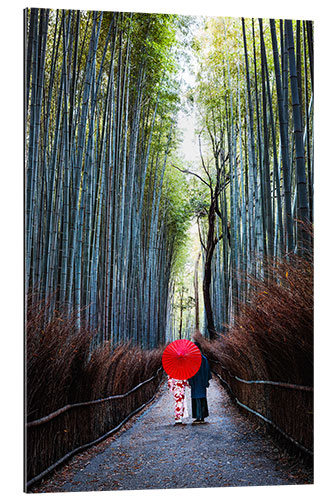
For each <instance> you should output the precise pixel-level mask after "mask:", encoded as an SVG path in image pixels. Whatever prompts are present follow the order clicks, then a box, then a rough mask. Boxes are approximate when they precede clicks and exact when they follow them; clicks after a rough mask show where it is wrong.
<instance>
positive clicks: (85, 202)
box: [25, 9, 188, 348]
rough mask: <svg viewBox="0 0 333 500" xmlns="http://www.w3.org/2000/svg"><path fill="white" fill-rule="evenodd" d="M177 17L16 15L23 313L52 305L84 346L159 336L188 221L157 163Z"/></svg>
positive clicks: (167, 117) (168, 111) (164, 167)
mask: <svg viewBox="0 0 333 500" xmlns="http://www.w3.org/2000/svg"><path fill="white" fill-rule="evenodd" d="M187 23H188V20H187V19H186V18H182V17H180V16H173V15H145V14H124V13H112V12H104V13H103V12H83V11H82V12H81V11H64V10H63V11H60V10H56V11H54V10H48V9H29V10H27V11H26V23H25V24H26V57H25V80H26V100H25V101H26V102H25V104H26V110H25V111H26V120H25V122H26V219H25V234H26V241H25V256H26V262H25V272H26V273H25V275H26V284H25V290H26V294H27V297H28V298H27V307H28V308H29V304H30V305H32V306H33V307H35V306H36V304H39V303H40V304H42V303H43V301H44V302H45V301H47V303H48V304H49V305H48V307H47V310H48V311H50V313H49V314H50V315H52V312H54V311H56V310H58V309H60V308H61V309H63V308H65V310H66V311H67V312H68V314H75V316H76V318H77V320H76V326H77V328H80V326H81V325H83V323H84V325H85V326H87V327H90V328H92V329H94V330H95V331H96V336H95V342H96V343H97V344H99V343H103V342H104V341H111V342H112V343H115V344H116V343H118V342H121V341H125V342H126V341H127V340H132V341H133V342H134V343H136V344H140V345H141V346H143V347H144V348H151V347H154V346H156V345H157V344H159V343H163V342H164V341H165V330H166V322H167V311H168V307H169V302H168V301H169V287H170V277H171V273H172V266H173V262H174V261H175V259H176V256H177V252H178V249H179V248H180V247H181V246H182V245H183V243H184V234H185V230H186V224H187V222H188V217H187V216H186V215H185V216H184V217H180V216H179V211H180V212H181V211H182V210H183V209H184V207H185V205H186V204H185V202H184V196H185V195H184V194H179V192H177V190H176V187H177V186H178V188H179V186H180V187H181V186H182V185H183V184H184V180H183V179H182V177H181V175H180V174H179V175H178V176H177V174H176V173H175V172H172V175H171V174H170V172H169V169H168V159H169V156H170V155H171V154H172V152H173V150H174V149H175V145H176V143H177V130H176V126H175V125H176V112H177V107H178V101H179V99H178V97H177V89H178V82H177V79H176V74H177V64H178V62H177V50H176V47H177V45H179V41H178V39H177V37H178V38H179V33H181V34H182V36H183V38H184V37H186V31H187ZM180 193H181V191H180ZM184 210H185V209H184ZM50 304H51V305H50ZM49 319H50V318H45V321H48V320H49Z"/></svg>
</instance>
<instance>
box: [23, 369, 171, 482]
mask: <svg viewBox="0 0 333 500" xmlns="http://www.w3.org/2000/svg"><path fill="white" fill-rule="evenodd" d="M162 379H163V371H162V367H160V368H159V369H158V370H157V372H156V374H155V375H154V376H152V377H150V378H149V379H147V380H145V381H144V382H141V383H140V384H138V385H137V386H136V387H134V388H133V389H131V390H130V391H128V392H127V393H126V394H121V395H114V396H110V397H107V398H102V399H98V400H95V401H88V402H84V403H76V404H72V405H66V406H64V407H63V408H60V409H59V410H56V411H55V412H52V413H51V414H50V415H47V416H45V417H42V418H40V419H38V420H33V421H31V422H28V423H27V425H26V427H27V433H26V438H27V454H28V456H27V457H26V463H27V487H29V486H31V485H32V484H33V483H35V482H36V481H38V480H40V479H41V478H42V477H44V476H45V475H46V474H47V473H49V472H51V471H52V470H53V469H55V467H57V466H58V465H60V464H61V463H63V462H64V461H65V460H66V459H68V458H70V457H71V456H72V455H74V454H75V453H78V452H79V451H82V450H84V449H85V448H87V447H89V446H92V445H94V444H96V443H97V442H99V441H101V440H102V439H105V438H106V437H108V436H110V435H111V434H113V433H114V432H116V431H117V430H118V429H119V428H120V427H121V426H122V425H123V424H124V423H125V422H126V421H127V420H128V419H129V418H131V417H132V416H133V415H134V414H135V413H137V412H138V411H140V410H141V409H142V408H143V407H144V406H146V405H147V404H148V403H149V402H150V401H151V400H152V399H153V397H154V394H155V393H156V391H157V389H158V387H159V385H160V384H161V381H162Z"/></svg>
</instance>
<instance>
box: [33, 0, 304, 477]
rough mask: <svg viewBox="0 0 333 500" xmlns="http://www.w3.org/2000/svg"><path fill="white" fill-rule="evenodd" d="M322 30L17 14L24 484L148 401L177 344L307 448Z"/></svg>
mask: <svg viewBox="0 0 333 500" xmlns="http://www.w3.org/2000/svg"><path fill="white" fill-rule="evenodd" d="M313 38H314V27H313V22H312V21H308V20H282V19H262V18H230V17H225V18H224V17H213V16H212V17H205V16H202V17H200V16H184V15H178V14H144V13H137V12H133V13H126V12H101V11H83V10H82V11H79V10H55V9H43V8H41V9H37V8H31V9H26V10H25V88H24V91H25V109H24V116H25V137H24V139H25V157H24V163H25V233H24V234H25V333H26V335H25V340H26V356H25V358H26V361H25V363H26V384H27V389H26V419H27V426H28V427H27V450H26V453H27V455H26V460H27V465H26V468H27V472H26V479H27V481H28V483H27V484H30V483H29V481H30V482H31V481H32V480H35V479H36V478H38V477H39V475H40V474H41V473H42V472H43V471H45V470H48V469H49V468H50V467H51V466H52V464H54V463H56V462H57V461H59V460H61V457H63V456H65V455H66V454H68V453H69V452H72V450H73V449H74V448H77V447H79V446H83V445H84V446H85V443H87V442H92V441H94V440H96V439H97V438H99V436H101V435H102V434H105V433H106V432H108V431H109V429H111V428H112V427H114V426H115V425H118V424H120V422H121V421H122V420H124V419H125V418H127V416H128V415H129V414H130V413H131V412H133V411H136V409H137V408H138V407H139V406H140V405H142V404H144V403H146V402H147V401H148V400H150V399H151V398H152V397H153V395H154V393H155V392H156V390H157V387H158V384H159V383H160V380H161V377H162V379H163V373H162V372H160V371H159V369H160V367H161V366H162V365H161V356H162V353H163V350H164V348H165V347H166V345H167V344H168V343H170V342H172V341H174V340H176V339H189V340H196V341H197V342H199V344H200V347H201V350H202V352H203V353H204V354H205V356H207V358H208V360H209V363H210V366H211V369H212V371H213V372H214V373H215V375H216V377H218V378H219V379H220V381H221V384H222V386H223V387H224V388H225V389H226V390H227V391H229V392H231V394H233V395H234V396H235V397H236V399H237V401H241V402H242V405H243V406H245V410H244V408H243V409H241V410H240V411H242V412H244V413H246V408H247V407H249V408H252V410H253V411H252V417H251V416H250V417H249V418H253V419H255V418H256V417H255V416H254V415H253V412H257V413H260V415H263V416H264V418H263V420H265V419H266V421H265V422H262V425H263V426H267V428H269V429H272V427H274V426H275V427H274V431H272V432H273V434H274V433H275V434H276V435H275V434H274V436H273V438H274V439H276V440H277V441H279V440H280V441H281V442H282V443H283V446H284V447H285V448H286V449H288V450H289V451H290V450H291V448H292V449H293V450H294V451H295V453H296V454H297V453H298V454H301V455H302V456H303V455H304V456H306V457H307V458H309V456H312V454H313V443H312V410H313V408H312V397H313V393H312V392H311V391H312V385H313V359H312V358H313V351H312V348H313V252H312V249H313V209H314V193H313V184H314V162H313V150H314V145H313V109H314V104H313V90H314V89H313V86H314V70H313V68H314V60H313V59H314V50H313V46H314V42H313ZM156 373H158V375H157V378H155V379H154V380H153V382H149V383H148V384H146V385H144V387H143V389H142V391H141V389H140V391H141V392H137V393H136V394H137V399H133V400H132V399H131V401H130V402H127V403H126V404H125V403H124V406H123V407H121V409H119V408H118V407H117V408H116V409H113V410H112V409H111V410H110V409H109V410H108V409H107V408H104V406H103V408H104V409H103V411H102V410H101V409H100V410H97V409H96V410H91V409H90V413H89V414H88V413H84V412H85V411H88V410H85V409H81V410H79V408H78V409H75V410H73V412H72V413H71V415H72V417H71V418H72V421H71V423H68V421H67V420H66V422H67V423H66V424H64V423H63V422H62V423H61V422H57V421H55V420H56V419H53V420H52V423H51V421H50V423H49V424H45V423H43V425H44V426H46V425H50V426H54V427H50V434H47V432H46V431H45V430H44V431H43V432H44V434H43V435H42V436H43V437H40V435H39V434H38V432H41V429H39V427H38V425H39V424H38V425H37V423H38V419H41V420H42V419H43V418H46V417H45V416H46V415H49V414H51V413H52V412H56V411H58V410H59V408H62V407H65V405H74V406H75V405H76V406H77V405H78V404H81V403H82V402H87V401H95V402H96V400H99V399H101V398H108V397H110V396H112V395H113V396H114V395H119V394H124V393H126V392H127V391H130V390H132V389H133V388H134V387H136V386H137V385H138V384H140V383H142V382H144V381H147V380H148V379H149V380H150V378H153V377H155V376H156V375H155V374H156ZM240 380H250V381H258V380H260V381H275V382H276V384H278V383H281V384H282V386H281V388H276V387H274V386H268V385H265V384H261V385H259V384H257V385H256V386H255V387H254V385H252V386H250V385H249V384H248V385H245V384H243V386H241V382H240ZM269 383H271V382H267V384H269ZM283 384H284V385H285V387H283ZM288 384H289V385H290V386H295V387H303V388H304V387H305V388H306V389H304V390H303V391H302V390H294V391H293V390H291V388H290V387H289V388H286V387H287V386H288ZM288 391H289V392H288ZM103 404H105V403H103ZM112 404H115V403H112ZM119 404H120V403H119ZM80 411H81V413H80ZM94 411H95V413H93V412H94ZM75 412H77V413H75ZM296 414H297V418H296V416H295V415H296ZM49 416H50V415H49ZM61 418H62V417H59V419H61ZM64 418H65V417H64ZM92 418H93V419H94V429H92V428H91V427H92V425H90V424H89V419H92ZM46 420H47V419H46ZM46 420H45V421H46ZM36 422H37V423H36ZM272 422H273V424H274V425H270V424H272ZM79 423H80V425H81V426H82V427H81V433H80V436H79V437H78V436H77V434H76V433H77V432H78V431H77V426H78V425H79ZM64 425H66V426H67V427H66V429H69V428H70V429H71V430H70V431H68V432H67V431H66V436H63V437H61V439H60V438H59V442H58V441H57V444H56V445H52V443H53V438H52V435H55V432H58V431H56V429H58V427H57V426H59V429H60V428H61V426H64ZM29 426H30V427H29ZM70 426H72V427H70ZM75 429H76V430H75ZM279 430H282V432H281V433H280V437H279V436H278V435H279V432H278V431H279ZM59 432H60V431H59ZM70 433H72V435H71V436H70V435H69V434H70ZM91 433H93V434H91ZM62 434H63V433H62ZM288 438H290V439H289V440H288ZM45 450H47V451H45ZM290 452H291V451H290ZM36 457H38V458H36Z"/></svg>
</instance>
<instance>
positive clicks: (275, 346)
mask: <svg viewBox="0 0 333 500" xmlns="http://www.w3.org/2000/svg"><path fill="white" fill-rule="evenodd" d="M273 276H274V278H275V279H272V277H273ZM249 283H250V284H251V285H252V289H253V294H252V297H251V301H249V302H248V303H246V304H243V305H242V306H241V312H240V314H239V316H237V317H236V318H235V321H234V323H233V325H231V326H230V327H229V329H228V332H227V334H225V335H220V336H219V337H217V338H216V339H215V340H214V341H208V340H207V339H205V338H204V337H202V336H201V335H200V333H199V332H197V334H196V338H197V340H198V342H200V344H201V347H202V349H203V351H204V353H205V354H206V355H207V357H208V359H209V360H210V363H211V366H212V369H213V371H214V372H215V373H216V374H217V376H218V377H219V379H220V380H221V382H222V383H223V384H224V386H225V387H226V388H227V389H228V390H229V392H230V393H231V395H232V397H233V399H234V401H235V402H236V403H237V404H238V405H239V406H240V407H241V408H242V409H244V410H246V412H247V414H248V415H249V416H251V417H254V418H255V419H257V420H258V419H259V421H260V422H263V424H264V426H265V428H266V429H267V430H269V431H272V432H273V434H274V436H275V437H277V438H279V439H280V440H281V441H283V446H284V447H287V448H290V450H291V451H295V450H296V449H297V450H299V452H300V453H301V454H302V455H303V456H304V457H310V460H312V456H313V268H312V260H311V258H308V259H305V258H301V257H297V256H289V259H288V260H286V259H284V260H280V261H277V262H274V263H272V264H271V265H268V267H267V274H266V277H265V278H264V279H261V280H260V279H251V280H249ZM288 443H289V444H288Z"/></svg>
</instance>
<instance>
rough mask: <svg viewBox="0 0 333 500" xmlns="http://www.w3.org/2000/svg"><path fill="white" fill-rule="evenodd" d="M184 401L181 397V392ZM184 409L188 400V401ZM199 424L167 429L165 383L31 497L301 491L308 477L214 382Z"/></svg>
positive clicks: (170, 410)
mask: <svg viewBox="0 0 333 500" xmlns="http://www.w3.org/2000/svg"><path fill="white" fill-rule="evenodd" d="M187 395H189V393H187ZM188 403H189V405H188V406H190V400H188ZM208 405H209V411H210V416H209V417H208V418H207V423H206V424H204V425H191V422H192V419H191V418H187V419H185V425H182V426H174V424H173V399H172V396H171V394H170V393H169V391H168V390H167V389H166V384H164V385H163V387H162V389H161V390H160V395H159V397H158V398H157V399H156V400H155V401H154V402H153V403H152V404H151V405H150V407H149V408H148V409H146V410H144V411H143V412H142V413H141V415H139V416H137V417H135V418H134V422H131V424H130V425H129V426H128V428H127V429H126V430H125V431H122V432H120V433H118V435H117V436H115V437H112V438H109V439H108V440H106V441H105V442H103V443H100V444H99V445H97V446H95V447H93V448H91V449H90V450H89V451H88V452H85V453H83V454H82V455H80V456H78V457H75V458H74V459H73V460H72V461H71V462H70V463H69V464H68V465H67V466H65V467H64V468H63V469H62V470H61V471H58V472H56V473H55V474H54V475H53V476H52V477H51V478H50V479H48V480H45V481H43V483H42V484H41V485H40V486H38V487H36V488H34V489H33V491H35V492H63V491H103V490H142V489H164V488H200V487H201V488H204V487H222V486H250V485H257V486H259V485H283V484H285V485H286V484H308V483H311V482H312V478H311V473H310V472H309V471H308V470H306V468H305V467H304V466H302V464H300V463H296V462H295V461H294V462H291V461H290V460H288V459H287V458H286V457H284V456H283V454H282V455H281V451H280V450H279V449H278V448H277V447H276V446H275V445H274V444H273V443H272V442H271V441H270V440H269V439H268V438H266V437H265V436H263V434H262V431H260V430H258V429H256V426H255V425H254V424H253V423H252V422H249V421H248V420H247V419H246V418H245V417H244V416H243V415H241V414H240V413H239V411H238V410H237V408H235V406H234V405H233V404H232V403H231V401H230V398H229V397H228V395H227V394H226V392H225V391H224V390H223V389H221V386H220V384H219V382H218V381H217V380H216V379H213V381H212V382H211V386H210V388H209V390H208Z"/></svg>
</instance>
